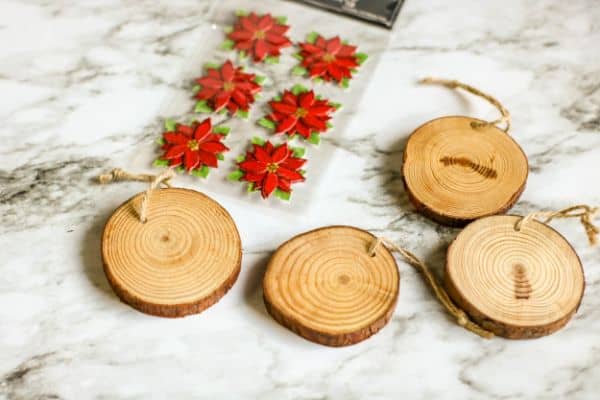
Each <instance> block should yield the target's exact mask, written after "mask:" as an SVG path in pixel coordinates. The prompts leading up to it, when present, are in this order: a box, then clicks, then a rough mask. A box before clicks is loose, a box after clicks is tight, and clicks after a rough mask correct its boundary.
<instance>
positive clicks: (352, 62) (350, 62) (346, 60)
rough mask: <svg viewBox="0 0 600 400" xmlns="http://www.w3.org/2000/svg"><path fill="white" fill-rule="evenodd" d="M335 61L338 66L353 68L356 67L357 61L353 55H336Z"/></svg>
mask: <svg viewBox="0 0 600 400" xmlns="http://www.w3.org/2000/svg"><path fill="white" fill-rule="evenodd" d="M335 63H336V64H337V65H339V66H340V67H346V68H355V67H358V62H357V61H356V59H355V58H354V57H337V58H336V59H335Z"/></svg>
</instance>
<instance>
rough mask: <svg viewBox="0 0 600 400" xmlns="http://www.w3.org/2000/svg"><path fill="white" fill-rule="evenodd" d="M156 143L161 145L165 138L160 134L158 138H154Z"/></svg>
mask: <svg viewBox="0 0 600 400" xmlns="http://www.w3.org/2000/svg"><path fill="white" fill-rule="evenodd" d="M156 143H157V144H160V145H161V146H162V145H163V144H165V139H164V138H163V137H162V136H161V137H159V138H158V139H156Z"/></svg>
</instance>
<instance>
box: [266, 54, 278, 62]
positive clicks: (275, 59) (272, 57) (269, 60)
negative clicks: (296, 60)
mask: <svg viewBox="0 0 600 400" xmlns="http://www.w3.org/2000/svg"><path fill="white" fill-rule="evenodd" d="M278 63H279V57H277V56H266V57H265V64H278Z"/></svg>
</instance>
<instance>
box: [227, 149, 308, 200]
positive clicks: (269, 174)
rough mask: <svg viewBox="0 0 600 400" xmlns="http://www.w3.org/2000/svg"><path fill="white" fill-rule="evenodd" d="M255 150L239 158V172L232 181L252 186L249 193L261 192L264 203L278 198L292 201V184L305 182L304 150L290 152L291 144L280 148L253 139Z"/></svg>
mask: <svg viewBox="0 0 600 400" xmlns="http://www.w3.org/2000/svg"><path fill="white" fill-rule="evenodd" d="M252 143H253V144H252V150H250V151H248V152H246V155H243V156H240V157H238V168H239V169H238V170H237V171H234V172H232V173H231V174H229V179H230V180H234V181H244V182H248V191H249V192H254V191H260V193H261V195H262V197H263V198H264V199H266V198H268V197H269V196H271V194H273V193H274V194H275V195H276V196H277V197H279V198H280V199H283V200H289V198H290V195H291V193H292V184H294V183H297V182H303V181H304V171H303V170H301V169H300V168H301V167H302V166H303V165H304V164H305V163H306V159H304V158H302V156H303V155H304V149H302V148H290V147H288V145H287V143H283V144H280V145H278V146H275V145H273V144H272V143H271V142H269V141H264V140H262V139H261V138H254V139H252Z"/></svg>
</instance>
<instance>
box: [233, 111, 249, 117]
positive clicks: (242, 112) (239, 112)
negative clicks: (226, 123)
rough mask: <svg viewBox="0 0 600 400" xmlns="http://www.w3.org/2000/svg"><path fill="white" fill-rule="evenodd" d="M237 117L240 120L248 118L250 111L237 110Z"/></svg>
mask: <svg viewBox="0 0 600 400" xmlns="http://www.w3.org/2000/svg"><path fill="white" fill-rule="evenodd" d="M235 115H237V116H238V117H240V118H248V115H249V114H248V111H244V110H237V112H236V113H235Z"/></svg>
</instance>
